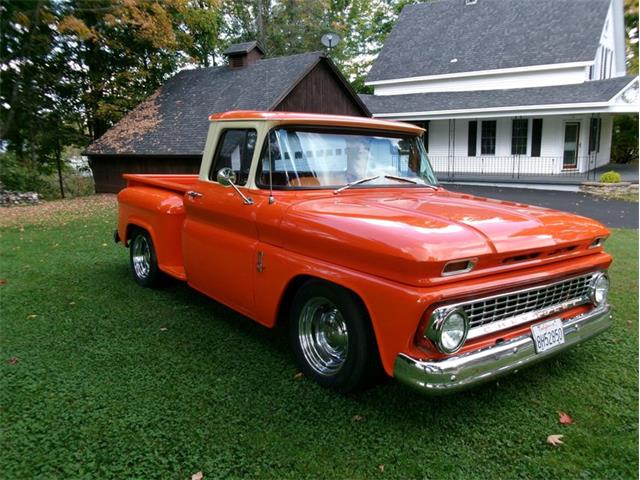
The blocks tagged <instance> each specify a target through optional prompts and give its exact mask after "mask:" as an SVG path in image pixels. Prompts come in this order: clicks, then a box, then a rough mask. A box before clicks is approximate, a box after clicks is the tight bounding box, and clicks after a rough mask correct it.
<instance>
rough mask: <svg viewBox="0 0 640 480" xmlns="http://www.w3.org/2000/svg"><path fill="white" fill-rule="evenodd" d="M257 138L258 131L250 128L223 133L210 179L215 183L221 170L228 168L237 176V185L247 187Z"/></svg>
mask: <svg viewBox="0 0 640 480" xmlns="http://www.w3.org/2000/svg"><path fill="white" fill-rule="evenodd" d="M257 136H258V135H257V133H256V131H255V130H254V129H249V128H243V129H232V130H225V131H224V132H222V135H221V136H220V139H219V140H218V147H217V148H216V153H215V156H214V158H213V164H212V165H213V166H212V168H211V172H210V174H209V178H210V179H211V180H213V181H215V180H216V177H217V175H218V172H219V171H220V169H222V168H225V167H226V168H231V169H232V170H233V171H234V173H235V174H236V185H246V183H247V179H248V178H249V169H250V168H251V159H252V158H253V151H254V150H255V148H256V139H257Z"/></svg>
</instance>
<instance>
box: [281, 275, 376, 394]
mask: <svg viewBox="0 0 640 480" xmlns="http://www.w3.org/2000/svg"><path fill="white" fill-rule="evenodd" d="M289 336H290V342H291V346H292V349H293V352H294V355H295V357H296V360H297V362H298V365H299V366H300V369H301V370H302V372H303V373H304V375H305V376H306V377H307V378H310V379H312V380H314V381H315V382H317V383H318V384H320V385H321V386H323V387H326V388H330V389H332V390H335V391H339V392H343V393H347V392H352V391H356V390H360V389H362V388H365V387H367V386H369V385H370V384H371V383H372V381H373V380H374V379H376V378H377V377H378V374H379V371H380V359H379V354H378V349H377V345H376V342H375V336H374V334H373V329H372V327H371V321H370V319H369V315H368V313H367V311H366V308H365V307H364V305H363V303H362V301H361V300H360V299H359V298H358V297H357V296H356V295H354V294H353V293H352V292H350V291H349V290H346V289H344V288H342V287H339V286H337V285H334V284H332V283H328V282H324V281H321V280H310V281H308V282H307V283H305V284H304V285H303V286H302V287H301V288H300V289H299V290H298V292H297V293H296V295H295V297H294V299H293V302H292V305H291V310H290V318H289Z"/></svg>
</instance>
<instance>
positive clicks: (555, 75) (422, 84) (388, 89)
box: [374, 66, 588, 95]
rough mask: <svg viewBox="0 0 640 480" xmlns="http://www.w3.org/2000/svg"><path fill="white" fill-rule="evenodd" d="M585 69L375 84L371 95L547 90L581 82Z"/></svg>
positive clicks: (584, 75) (585, 76)
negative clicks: (512, 89)
mask: <svg viewBox="0 0 640 480" xmlns="http://www.w3.org/2000/svg"><path fill="white" fill-rule="evenodd" d="M587 79H588V67H584V66H582V67H575V66H574V67H571V68H562V69H553V70H540V71H531V72H519V73H516V72H513V73H503V74H484V75H474V76H465V77H459V78H442V79H434V80H419V81H411V82H401V83H388V84H384V85H376V86H375V87H374V90H375V95H402V94H405V93H424V92H461V91H474V90H498V89H504V88H526V87H548V86H552V85H568V84H577V83H583V82H584V81H585V80H587Z"/></svg>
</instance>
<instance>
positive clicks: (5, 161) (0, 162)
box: [0, 152, 47, 193]
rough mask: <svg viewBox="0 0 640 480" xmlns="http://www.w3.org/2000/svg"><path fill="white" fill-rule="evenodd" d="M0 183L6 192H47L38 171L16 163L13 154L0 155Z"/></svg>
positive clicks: (18, 162) (16, 160)
mask: <svg viewBox="0 0 640 480" xmlns="http://www.w3.org/2000/svg"><path fill="white" fill-rule="evenodd" d="M0 183H1V184H2V185H3V186H4V188H5V189H6V190H13V191H16V192H38V193H43V192H44V191H46V190H47V186H46V185H45V182H43V181H42V178H41V177H40V174H39V173H38V171H37V170H36V169H34V168H30V166H29V165H25V164H23V163H21V162H20V161H18V159H17V158H16V156H15V154H14V153H13V152H4V153H3V154H1V155H0Z"/></svg>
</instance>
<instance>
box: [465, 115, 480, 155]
mask: <svg viewBox="0 0 640 480" xmlns="http://www.w3.org/2000/svg"><path fill="white" fill-rule="evenodd" d="M477 142H478V122H477V121H476V120H470V121H469V138H468V141H467V156H469V157H475V156H476V143H477Z"/></svg>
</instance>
